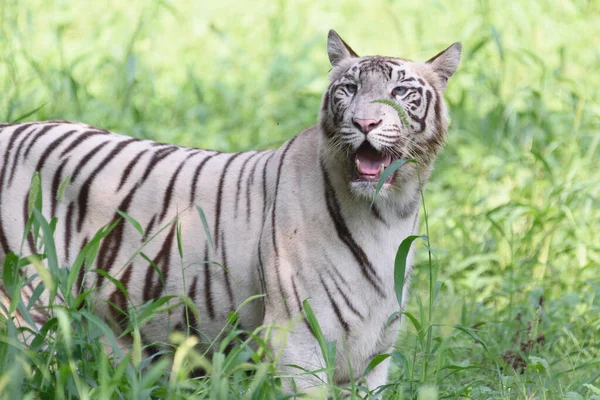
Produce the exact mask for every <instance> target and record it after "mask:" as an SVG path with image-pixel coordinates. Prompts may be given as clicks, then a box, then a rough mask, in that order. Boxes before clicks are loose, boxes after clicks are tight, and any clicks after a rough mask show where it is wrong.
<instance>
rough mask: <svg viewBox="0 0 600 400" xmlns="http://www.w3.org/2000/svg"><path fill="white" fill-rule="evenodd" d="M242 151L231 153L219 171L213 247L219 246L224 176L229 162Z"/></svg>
mask: <svg viewBox="0 0 600 400" xmlns="http://www.w3.org/2000/svg"><path fill="white" fill-rule="evenodd" d="M242 154H244V153H235V154H234V155H232V156H231V157H229V159H228V160H227V162H226V163H225V166H224V167H223V171H221V178H220V179H219V187H218V189H217V200H216V210H215V218H216V219H215V235H214V238H215V248H216V249H218V248H219V240H220V237H221V236H220V232H219V228H220V227H221V210H222V208H223V206H222V205H221V203H222V201H223V188H224V186H225V177H226V176H227V170H228V169H229V166H230V165H231V163H232V162H233V161H234V160H235V159H236V158H238V157H239V156H241V155H242ZM223 246H225V244H223Z"/></svg>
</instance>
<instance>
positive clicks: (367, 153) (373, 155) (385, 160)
mask: <svg viewBox="0 0 600 400" xmlns="http://www.w3.org/2000/svg"><path fill="white" fill-rule="evenodd" d="M391 162H392V157H391V156H389V155H383V154H381V153H379V152H377V151H376V150H375V149H367V150H362V151H358V152H357V153H356V156H355V163H356V167H357V169H358V173H359V174H361V175H379V172H380V171H381V164H383V166H384V168H385V167H387V166H388V165H390V163H391Z"/></svg>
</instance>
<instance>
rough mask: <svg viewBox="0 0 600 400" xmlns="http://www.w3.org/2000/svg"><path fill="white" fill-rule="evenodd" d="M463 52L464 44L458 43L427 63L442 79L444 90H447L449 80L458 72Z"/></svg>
mask: <svg viewBox="0 0 600 400" xmlns="http://www.w3.org/2000/svg"><path fill="white" fill-rule="evenodd" d="M461 51H462V44H460V42H456V43H454V44H453V45H451V46H450V47H448V48H447V49H446V50H444V51H442V52H440V53H438V54H437V55H435V56H434V57H433V58H431V59H430V60H429V61H427V64H430V65H431V67H432V68H433V71H434V72H435V73H437V74H438V76H439V77H440V78H441V81H442V85H443V87H442V89H446V86H447V85H448V79H450V77H451V76H452V74H453V73H454V71H456V68H457V67H458V63H459V62H460V53H461Z"/></svg>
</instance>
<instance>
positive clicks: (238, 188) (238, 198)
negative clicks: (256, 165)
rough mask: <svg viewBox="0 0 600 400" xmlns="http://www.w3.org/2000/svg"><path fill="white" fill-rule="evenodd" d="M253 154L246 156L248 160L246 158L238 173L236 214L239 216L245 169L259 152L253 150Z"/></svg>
mask: <svg viewBox="0 0 600 400" xmlns="http://www.w3.org/2000/svg"><path fill="white" fill-rule="evenodd" d="M251 153H252V154H250V156H249V157H248V158H246V160H244V163H243V164H242V168H241V169H240V174H239V175H238V179H237V183H236V189H235V216H236V217H237V215H238V208H239V204H240V190H241V188H242V177H243V176H244V171H245V170H246V166H247V165H248V162H249V161H250V160H251V159H252V158H254V156H256V155H257V154H259V153H258V152H251Z"/></svg>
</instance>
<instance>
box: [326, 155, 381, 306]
mask: <svg viewBox="0 0 600 400" xmlns="http://www.w3.org/2000/svg"><path fill="white" fill-rule="evenodd" d="M321 170H322V171H323V181H324V189H325V203H326V205H327V210H328V211H329V216H330V217H331V219H332V220H333V225H334V226H335V230H336V232H337V235H338V237H339V238H340V240H341V241H342V242H343V243H344V244H345V245H346V247H348V250H350V252H351V253H352V255H353V256H354V259H355V260H356V261H357V262H358V264H359V265H360V269H361V271H362V273H363V275H364V277H365V278H366V279H367V282H369V284H370V285H371V286H373V288H374V289H375V291H376V292H377V293H378V294H379V295H380V296H381V297H385V294H384V292H383V291H382V290H381V288H380V287H379V285H378V283H379V284H381V279H380V278H379V277H378V276H377V273H376V272H375V269H374V268H373V265H372V264H371V262H370V261H369V258H368V257H367V255H366V254H365V252H364V250H363V249H362V247H360V246H359V245H358V243H356V241H355V240H354V238H353V237H352V234H351V233H350V230H349V229H348V226H347V225H346V221H345V220H344V216H343V215H342V214H341V212H340V205H339V203H338V201H337V198H336V196H335V191H334V189H333V186H331V181H330V179H329V174H328V173H327V170H326V169H325V166H324V165H323V162H322V160H321ZM376 280H377V281H378V282H376Z"/></svg>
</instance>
